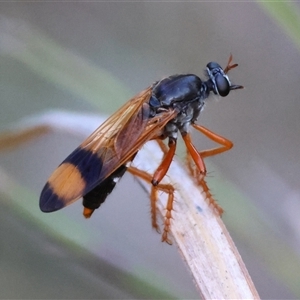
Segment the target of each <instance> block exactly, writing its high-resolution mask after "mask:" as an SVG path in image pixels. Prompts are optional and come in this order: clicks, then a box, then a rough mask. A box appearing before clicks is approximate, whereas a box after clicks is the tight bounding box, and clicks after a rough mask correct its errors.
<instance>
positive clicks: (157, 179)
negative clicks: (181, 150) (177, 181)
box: [151, 138, 176, 185]
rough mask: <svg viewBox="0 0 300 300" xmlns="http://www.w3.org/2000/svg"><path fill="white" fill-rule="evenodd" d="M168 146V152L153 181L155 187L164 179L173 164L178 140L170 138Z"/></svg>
mask: <svg viewBox="0 0 300 300" xmlns="http://www.w3.org/2000/svg"><path fill="white" fill-rule="evenodd" d="M168 145H169V149H168V152H167V153H166V154H165V156H164V158H163V160H162V162H161V164H160V165H159V166H158V168H157V169H156V171H155V172H154V174H153V178H152V181H151V182H152V184H153V185H158V183H159V182H160V181H161V180H162V179H163V178H164V176H165V175H166V173H167V172H168V170H169V167H170V165H171V163H172V160H173V157H174V154H175V150H176V139H174V138H169V144H168Z"/></svg>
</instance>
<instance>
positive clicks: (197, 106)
mask: <svg viewBox="0 0 300 300" xmlns="http://www.w3.org/2000/svg"><path fill="white" fill-rule="evenodd" d="M204 104H205V102H204V101H203V100H202V99H197V100H195V101H193V102H188V103H183V102H181V103H178V104H177V106H176V110H177V111H178V114H177V115H176V117H175V118H174V119H172V120H171V121H169V122H168V123H167V125H166V126H165V128H164V136H165V137H173V138H177V132H178V131H180V132H181V133H182V134H185V133H187V132H189V128H190V126H191V124H192V123H194V122H195V121H196V120H197V118H198V117H199V114H200V112H201V111H202V109H203V108H204Z"/></svg>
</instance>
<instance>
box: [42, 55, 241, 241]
mask: <svg viewBox="0 0 300 300" xmlns="http://www.w3.org/2000/svg"><path fill="white" fill-rule="evenodd" d="M231 62H232V56H231V55H230V58H229V61H228V64H227V66H226V68H225V69H224V70H223V69H222V68H221V66H220V65H219V64H217V63H215V62H210V63H208V64H207V65H206V75H207V80H206V81H202V80H201V79H200V78H199V77H198V76H196V75H194V74H181V75H173V76H169V77H167V78H164V79H162V80H160V81H157V82H155V83H154V84H152V85H151V86H150V87H148V88H147V89H145V90H144V91H142V92H141V93H139V94H138V95H136V96H135V97H133V98H132V99H131V100H129V101H128V102H127V103H125V104H124V105H123V106H122V107H121V108H120V109H119V110H118V111H116V112H115V113H114V114H113V115H112V116H111V117H110V118H108V119H107V120H106V121H105V122H104V123H103V124H102V125H101V126H100V127H99V128H98V129H96V130H95V131H94V132H93V133H92V134H91V135H90V136H89V137H88V138H87V139H86V140H85V141H84V142H83V143H82V144H81V145H80V146H79V147H78V148H76V149H75V150H74V151H73V152H72V153H71V154H70V155H69V156H68V157H67V158H66V159H65V160H64V161H63V162H62V163H61V164H60V165H59V167H58V168H57V169H56V170H55V171H54V172H53V174H52V175H51V176H50V178H49V179H48V181H47V183H46V185H45V187H44V189H43V190H42V193H41V197H40V209H41V210H42V211H43V212H52V211H56V210H59V209H61V208H63V207H65V206H66V205H69V204H71V203H72V202H74V201H76V200H78V199H79V198H81V197H83V206H84V210H83V214H84V216H85V217H86V218H89V217H90V216H91V215H92V213H93V211H94V210H95V209H97V208H99V207H100V205H101V204H102V203H103V202H104V201H105V199H106V197H107V196H108V195H109V194H110V193H111V192H112V190H113V189H114V187H115V185H116V183H117V182H118V180H119V179H120V178H121V177H122V176H123V175H124V173H125V172H126V171H129V172H130V173H132V174H133V175H135V176H138V177H140V178H142V179H144V180H146V181H148V182H150V183H151V184H152V192H151V215H152V226H153V227H154V228H155V229H156V230H157V231H159V226H158V225H157V222H156V198H157V191H158V190H160V191H164V192H166V193H167V194H168V201H167V206H166V214H165V216H164V230H163V234H162V241H165V242H167V243H169V244H171V241H170V239H169V238H168V233H169V231H170V220H171V217H172V216H171V214H172V209H173V200H174V188H173V186H172V185H170V184H161V183H160V181H161V180H162V179H163V177H164V176H165V175H166V173H167V171H168V169H169V166H170V164H171V162H172V159H173V156H174V154H175V149H176V143H177V135H178V132H180V134H181V136H182V138H183V140H184V143H185V145H186V148H187V153H188V157H189V164H188V165H189V168H190V169H192V168H191V162H192V161H193V166H195V168H196V170H197V171H196V174H198V175H201V176H204V175H205V174H206V168H205V164H204V161H203V158H204V157H207V156H211V155H215V154H218V153H221V152H224V151H227V150H229V149H230V148H231V147H232V145H233V144H232V143H231V142H230V141H229V140H227V139H225V138H223V137H221V136H219V135H217V134H215V133H213V132H212V131H210V130H209V129H207V128H205V127H203V126H201V125H198V124H196V123H195V122H196V120H197V118H198V117H199V114H200V112H201V111H202V109H203V108H204V104H205V101H206V99H207V98H208V97H209V95H210V93H211V92H213V93H214V94H215V95H220V96H221V97H226V96H227V95H228V94H229V92H230V91H232V90H237V89H242V88H243V86H241V85H232V84H231V82H230V80H229V77H228V75H227V73H228V71H229V70H230V69H233V68H235V67H236V66H237V64H233V65H230V64H231ZM190 126H193V127H194V128H195V129H197V130H198V131H200V132H202V133H203V134H204V135H206V136H207V137H208V138H210V139H212V140H213V141H215V142H217V143H219V144H220V145H221V146H220V147H217V148H214V149H209V150H205V151H201V152H198V151H197V150H196V148H195V146H194V145H193V143H192V141H191V137H190V133H189V129H190ZM164 139H168V147H167V146H166V145H165V144H163V142H162V140H164ZM150 140H157V141H158V142H159V144H160V145H161V147H162V149H163V151H164V157H163V159H162V161H161V163H160V165H159V166H158V168H157V169H156V171H155V172H154V174H153V175H150V174H148V173H147V172H145V171H142V170H139V169H137V168H135V167H133V166H131V165H130V163H131V162H132V160H133V159H134V157H135V155H136V154H137V152H138V151H139V149H140V148H141V147H142V146H143V145H144V144H145V143H146V142H148V141H150ZM194 173H195V172H194ZM216 208H217V210H218V211H219V213H221V212H222V209H221V208H220V207H218V206H217V205H216Z"/></svg>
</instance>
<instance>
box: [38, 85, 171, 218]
mask: <svg viewBox="0 0 300 300" xmlns="http://www.w3.org/2000/svg"><path fill="white" fill-rule="evenodd" d="M151 92H152V88H151V87H149V88H148V89H146V90H144V91H143V92H141V93H140V94H138V95H137V96H135V97H134V98H132V99H131V100H129V101H128V102H127V103H125V105H123V106H122V107H121V108H120V109H119V110H118V111H117V112H116V113H114V114H113V115H112V116H111V117H110V118H108V119H107V120H106V121H105V122H104V123H103V124H102V125H101V126H100V127H99V128H98V129H96V130H95V131H94V132H93V133H92V134H91V135H90V136H89V137H88V138H87V139H86V140H85V141H84V142H83V143H82V144H81V145H80V146H79V147H78V148H76V149H75V150H74V151H73V152H72V153H71V154H70V155H69V156H68V157H67V158H66V159H65V160H64V161H63V162H62V163H61V164H60V166H59V167H58V168H57V169H56V170H55V171H54V172H53V174H52V175H51V176H50V178H49V179H48V181H47V183H46V185H45V187H44V189H43V190H42V193H41V197H40V208H41V210H42V211H44V212H51V211H55V210H58V209H61V208H63V207H64V206H66V205H68V204H70V203H72V202H74V201H76V200H78V199H79V198H81V197H82V196H83V195H85V194H87V193H88V192H89V191H91V190H92V189H93V188H95V187H96V186H97V185H99V183H101V182H103V181H104V180H105V179H106V178H107V177H108V176H109V175H110V174H112V173H113V172H114V171H115V170H116V169H117V168H118V167H120V166H121V165H123V164H125V163H126V162H128V161H130V160H132V159H133V157H134V155H135V154H136V152H137V151H138V150H139V149H140V148H141V147H142V146H143V145H144V144H145V143H146V142H147V141H149V140H151V139H153V138H155V137H157V136H159V135H160V133H161V130H162V129H163V127H164V126H165V125H166V123H167V122H168V121H170V120H171V119H173V118H174V117H175V116H176V114H177V113H176V111H174V110H166V111H165V112H163V113H160V114H158V115H156V116H154V117H150V107H149V104H148V101H149V99H150V97H151Z"/></svg>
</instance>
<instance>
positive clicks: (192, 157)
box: [183, 124, 233, 215]
mask: <svg viewBox="0 0 300 300" xmlns="http://www.w3.org/2000/svg"><path fill="white" fill-rule="evenodd" d="M193 127H194V128H195V129H197V130H198V131H200V132H201V133H203V134H204V135H205V136H207V137H208V138H210V139H211V140H213V141H214V142H216V143H218V144H221V146H220V147H216V148H212V149H208V150H203V151H200V152H198V151H197V150H196V148H195V146H194V145H193V144H192V141H191V137H190V135H189V134H186V135H184V136H183V140H184V142H185V144H186V147H187V157H186V158H187V167H188V169H189V171H190V173H191V174H192V176H194V177H195V178H196V179H197V181H198V184H199V185H201V186H202V188H203V192H204V193H205V194H206V197H207V199H208V202H209V204H210V205H212V206H213V208H214V210H215V211H216V212H217V213H218V214H219V215H221V214H222V213H223V209H222V207H221V206H219V205H218V203H217V202H216V200H215V199H214V198H213V196H212V194H211V193H210V190H209V188H208V186H207V183H206V181H205V175H206V167H205V164H204V161H203V158H205V157H208V156H213V155H216V154H219V153H222V152H225V151H228V150H230V149H231V148H232V147H233V143H232V142H231V141H229V140H228V139H226V138H224V137H222V136H220V135H218V134H216V133H214V132H212V131H210V130H209V129H207V128H205V127H204V126H201V125H198V124H193ZM192 161H194V163H195V165H196V167H197V168H196V169H195V168H193V164H192Z"/></svg>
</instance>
